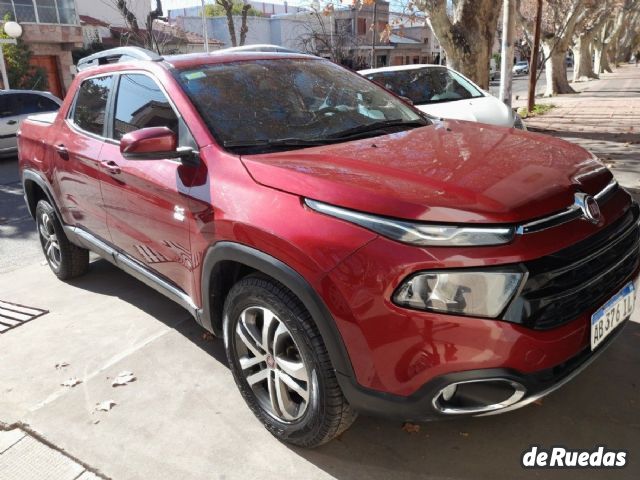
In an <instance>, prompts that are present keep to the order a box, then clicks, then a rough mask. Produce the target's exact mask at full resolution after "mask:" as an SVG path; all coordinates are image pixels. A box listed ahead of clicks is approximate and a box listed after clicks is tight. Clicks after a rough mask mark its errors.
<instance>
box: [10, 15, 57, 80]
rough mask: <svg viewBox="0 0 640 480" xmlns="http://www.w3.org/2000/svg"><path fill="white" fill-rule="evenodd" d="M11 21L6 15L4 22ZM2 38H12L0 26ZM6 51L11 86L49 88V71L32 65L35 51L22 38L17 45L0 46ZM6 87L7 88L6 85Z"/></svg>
mask: <svg viewBox="0 0 640 480" xmlns="http://www.w3.org/2000/svg"><path fill="white" fill-rule="evenodd" d="M8 21H11V16H9V15H7V16H5V18H4V20H3V22H8ZM0 38H10V37H9V35H7V34H6V33H4V28H0ZM0 48H2V52H3V53H4V60H5V65H6V67H7V80H9V86H10V87H11V88H17V89H25V90H43V91H44V90H47V89H48V88H49V81H48V79H47V72H46V70H45V69H44V68H42V67H34V66H33V65H30V63H29V62H30V61H31V57H32V56H33V52H31V49H30V48H29V46H28V45H26V44H25V43H24V42H23V41H22V40H21V39H18V40H17V43H16V44H15V45H12V44H6V45H2V46H0ZM4 88H7V86H6V85H5V86H4Z"/></svg>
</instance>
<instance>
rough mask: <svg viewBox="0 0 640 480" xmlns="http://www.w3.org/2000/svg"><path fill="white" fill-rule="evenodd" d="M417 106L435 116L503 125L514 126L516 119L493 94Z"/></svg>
mask: <svg viewBox="0 0 640 480" xmlns="http://www.w3.org/2000/svg"><path fill="white" fill-rule="evenodd" d="M416 108H418V109H419V110H421V111H423V112H425V113H428V114H429V115H433V116H434V117H439V118H449V119H452V120H467V121H469V122H480V123H488V124H490V125H501V126H503V127H511V126H513V120H514V117H513V113H512V112H511V110H510V109H509V107H507V106H506V105H505V104H504V103H502V102H501V101H500V100H498V99H497V98H495V97H492V96H486V97H478V98H470V99H467V100H456V101H453V102H442V103H431V104H426V105H416Z"/></svg>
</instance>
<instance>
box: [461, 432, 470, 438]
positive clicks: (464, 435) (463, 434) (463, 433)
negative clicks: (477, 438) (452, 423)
mask: <svg viewBox="0 0 640 480" xmlns="http://www.w3.org/2000/svg"><path fill="white" fill-rule="evenodd" d="M460 435H461V436H463V437H468V436H469V432H460Z"/></svg>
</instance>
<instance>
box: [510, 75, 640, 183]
mask: <svg viewBox="0 0 640 480" xmlns="http://www.w3.org/2000/svg"><path fill="white" fill-rule="evenodd" d="M572 86H573V88H574V89H575V90H576V91H578V92H580V93H577V94H575V95H562V96H559V97H552V98H539V99H536V102H537V103H548V104H553V105H555V106H556V107H555V108H554V109H553V110H551V111H550V112H549V113H547V114H545V115H540V116H537V117H533V118H530V119H527V120H526V124H527V126H528V127H529V128H531V129H532V130H536V131H541V132H542V133H546V134H549V135H554V136H557V137H561V138H564V139H565V140H568V141H570V142H574V143H577V144H579V145H581V146H583V147H584V148H586V149H588V150H589V151H591V152H593V153H594V154H596V155H598V156H599V157H600V158H601V159H602V160H603V161H604V162H605V163H606V164H607V166H608V167H610V168H611V169H612V170H613V172H614V175H615V176H616V178H617V179H618V181H619V182H620V184H621V185H622V186H624V187H626V188H628V189H629V190H631V191H632V193H634V194H636V195H637V194H638V193H640V68H636V67H635V66H633V65H621V66H620V67H619V68H618V69H617V70H616V71H615V72H614V73H605V74H603V75H601V76H600V79H599V80H592V81H590V82H580V83H574V84H572ZM525 103H526V99H520V100H518V101H517V102H515V103H514V107H521V106H524V105H525Z"/></svg>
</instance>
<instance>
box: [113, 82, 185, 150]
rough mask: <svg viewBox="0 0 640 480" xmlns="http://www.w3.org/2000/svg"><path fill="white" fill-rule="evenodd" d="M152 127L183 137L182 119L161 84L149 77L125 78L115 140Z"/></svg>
mask: <svg viewBox="0 0 640 480" xmlns="http://www.w3.org/2000/svg"><path fill="white" fill-rule="evenodd" d="M148 127H168V128H170V129H171V130H173V132H175V134H176V135H179V126H178V116H177V115H176V113H175V111H174V110H173V108H172V106H171V104H170V103H169V100H168V99H167V97H166V96H165V94H164V92H163V91H162V90H161V89H160V87H159V86H158V84H157V83H156V82H155V81H154V80H153V79H151V78H150V77H148V76H147V75H142V74H127V75H122V76H121V77H120V86H119V88H118V97H117V99H116V105H115V115H114V122H113V138H114V139H116V140H120V139H121V138H122V137H123V136H124V135H126V134H127V133H129V132H133V131H135V130H140V129H141V128H148Z"/></svg>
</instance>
